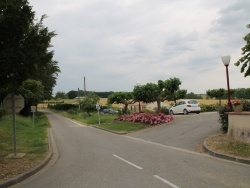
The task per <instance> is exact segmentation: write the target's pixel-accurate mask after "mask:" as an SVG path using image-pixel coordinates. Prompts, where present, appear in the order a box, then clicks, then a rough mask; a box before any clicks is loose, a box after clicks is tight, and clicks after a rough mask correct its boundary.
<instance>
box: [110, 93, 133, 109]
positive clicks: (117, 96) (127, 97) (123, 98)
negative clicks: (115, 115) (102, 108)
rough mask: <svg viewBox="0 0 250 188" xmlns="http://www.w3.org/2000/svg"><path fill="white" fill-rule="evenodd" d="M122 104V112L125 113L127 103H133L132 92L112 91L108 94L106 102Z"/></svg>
mask: <svg viewBox="0 0 250 188" xmlns="http://www.w3.org/2000/svg"><path fill="white" fill-rule="evenodd" d="M114 103H115V104H124V113H125V114H126V113H127V109H128V105H129V104H133V103H135V101H134V97H133V93H132V92H114V93H112V94H111V95H109V96H108V104H114Z"/></svg>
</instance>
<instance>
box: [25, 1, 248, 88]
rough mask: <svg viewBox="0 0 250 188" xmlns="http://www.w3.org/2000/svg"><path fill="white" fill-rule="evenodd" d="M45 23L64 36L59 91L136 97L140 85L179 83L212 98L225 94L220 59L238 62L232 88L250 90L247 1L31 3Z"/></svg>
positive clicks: (59, 47) (59, 40) (58, 49)
mask: <svg viewBox="0 0 250 188" xmlns="http://www.w3.org/2000/svg"><path fill="white" fill-rule="evenodd" d="M29 2H30V4H31V5H32V6H33V10H34V11H36V12H37V15H38V17H39V16H41V15H42V14H47V15H48V16H49V18H48V19H46V20H45V22H44V24H45V25H46V26H47V27H48V28H49V29H50V30H55V31H56V33H57V34H58V35H57V36H56V37H55V38H54V39H53V41H52V43H53V45H54V47H53V50H55V57H54V59H55V60H57V61H58V62H59V66H60V68H61V71H62V73H61V74H59V77H58V81H57V86H56V87H55V90H54V92H57V91H65V92H68V91H70V90H77V88H78V87H80V89H83V77H84V76H85V77H86V82H87V90H91V91H132V90H133V87H134V85H135V84H136V83H137V82H138V81H139V82H140V83H141V84H146V83H148V82H153V83H156V82H157V81H158V80H159V79H162V80H166V79H169V78H170V77H178V78H180V79H181V81H182V85H181V88H183V89H187V90H188V92H195V93H205V92H206V90H208V89H214V88H221V87H222V88H226V83H225V82H226V79H225V68H224V66H223V64H222V62H221V60H220V56H222V55H227V54H230V55H231V56H232V60H231V65H230V66H229V73H230V82H231V83H230V84H231V87H232V88H238V87H250V85H249V78H244V77H243V74H241V73H240V68H239V67H235V66H234V65H233V63H234V62H236V61H237V60H238V59H239V58H240V57H241V51H240V49H241V47H243V46H244V41H243V39H242V38H243V36H244V35H245V34H246V33H248V32H249V30H247V29H246V27H245V26H246V24H249V17H250V12H249V11H248V7H250V2H248V1H245V0H233V1H227V0H221V1H215V0H211V1H205V0H194V1H185V0H177V1H170V0H154V1H151V0H133V1H132V0H117V1H113V0H84V1H81V0H72V1H66V0H63V1H60V0H53V1H49V0H44V1H43V3H41V2H40V3H39V2H38V1H35V0H30V1H29Z"/></svg>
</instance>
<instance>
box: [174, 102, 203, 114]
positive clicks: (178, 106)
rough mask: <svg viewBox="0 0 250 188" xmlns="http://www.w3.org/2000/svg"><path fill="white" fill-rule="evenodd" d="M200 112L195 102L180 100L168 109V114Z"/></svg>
mask: <svg viewBox="0 0 250 188" xmlns="http://www.w3.org/2000/svg"><path fill="white" fill-rule="evenodd" d="M200 112H201V107H200V105H199V103H198V102H197V101H196V100H181V101H178V102H177V103H175V105H174V106H172V107H171V108H170V109H169V113H170V114H184V115H187V114H188V113H196V114H199V113H200Z"/></svg>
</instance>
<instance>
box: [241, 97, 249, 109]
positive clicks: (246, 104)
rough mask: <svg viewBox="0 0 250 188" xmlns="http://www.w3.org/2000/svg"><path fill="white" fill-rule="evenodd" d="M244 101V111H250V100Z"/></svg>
mask: <svg viewBox="0 0 250 188" xmlns="http://www.w3.org/2000/svg"><path fill="white" fill-rule="evenodd" d="M242 102H243V111H250V100H244V101H242Z"/></svg>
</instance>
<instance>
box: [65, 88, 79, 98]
mask: <svg viewBox="0 0 250 188" xmlns="http://www.w3.org/2000/svg"><path fill="white" fill-rule="evenodd" d="M67 96H68V98H69V99H74V98H76V97H77V96H78V92H77V91H73V90H71V91H69V92H68V93H67Z"/></svg>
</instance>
